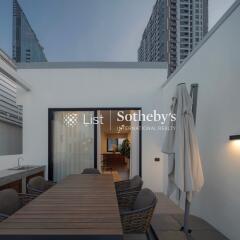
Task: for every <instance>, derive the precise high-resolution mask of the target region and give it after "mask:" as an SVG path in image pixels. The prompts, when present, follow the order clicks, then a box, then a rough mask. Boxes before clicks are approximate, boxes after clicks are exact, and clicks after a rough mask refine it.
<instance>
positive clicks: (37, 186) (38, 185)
mask: <svg viewBox="0 0 240 240" xmlns="http://www.w3.org/2000/svg"><path fill="white" fill-rule="evenodd" d="M54 184H55V183H54V182H51V181H47V180H45V179H44V178H43V177H41V176H37V177H33V178H31V179H30V180H29V182H28V184H27V192H28V193H29V194H33V195H40V194H42V193H43V192H45V191H47V190H48V189H49V188H51V187H52V186H53V185H54Z"/></svg>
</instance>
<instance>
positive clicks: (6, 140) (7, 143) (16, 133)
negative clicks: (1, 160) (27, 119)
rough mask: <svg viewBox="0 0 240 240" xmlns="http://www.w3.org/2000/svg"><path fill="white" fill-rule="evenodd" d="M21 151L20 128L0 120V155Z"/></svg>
mask: <svg viewBox="0 0 240 240" xmlns="http://www.w3.org/2000/svg"><path fill="white" fill-rule="evenodd" d="M13 153H14V154H17V153H19V154H21V153H22V128H21V127H19V126H17V125H13V124H9V123H6V122H3V121H1V120H0V156H1V155H8V154H13Z"/></svg>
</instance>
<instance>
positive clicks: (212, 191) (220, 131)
mask: <svg viewBox="0 0 240 240" xmlns="http://www.w3.org/2000/svg"><path fill="white" fill-rule="evenodd" d="M239 22H240V1H236V2H235V3H234V4H233V5H232V7H231V8H230V9H229V10H228V11H227V12H226V13H225V14H224V15H223V17H222V18H221V19H220V20H219V21H218V23H217V24H216V25H215V26H214V27H213V28H212V30H211V31H209V33H208V34H207V35H206V36H205V37H204V38H203V40H202V41H201V42H200V44H199V46H198V47H196V48H195V50H193V52H192V53H191V54H190V55H189V56H188V57H187V58H186V60H185V61H184V62H182V64H181V65H179V66H178V67H177V69H176V70H175V71H174V72H173V73H172V74H171V75H170V76H169V75H168V69H167V63H166V62H158V63H151V62H124V63H123V62H121V63H118V62H40V63H19V64H16V63H15V62H14V61H12V59H10V58H9V57H8V56H7V55H6V54H5V53H4V52H3V51H0V151H1V152H0V238H1V239H4V240H12V239H16V240H22V239H24V240H33V239H38V240H46V239H52V240H54V239H58V240H66V239H67V240H75V239H94V240H103V239H104V240H123V239H124V240H146V239H148V240H149V239H150V240H158V239H159V240H173V239H174V240H238V239H239V236H240V228H239V227H238V224H239V223H238V222H239V216H240V201H239V198H240V185H239V181H240V174H239V169H240V160H239V159H240V145H239V141H240V135H239V134H240V127H239V122H240V112H239V111H238V109H239V101H238V99H239V89H240V81H239V76H240V67H239V62H240V48H239V42H240V28H239ZM115 83H116V84H115ZM117 83H121V84H117ZM196 86H197V88H196ZM196 89H197V90H196ZM191 90H192V93H193V92H195V94H192V93H191ZM14 99H16V101H17V104H15V105H14V104H13V102H14ZM193 106H195V107H194V109H193ZM139 111H140V112H141V114H144V116H145V118H141V119H140V120H133V118H132V117H131V116H132V115H133V113H138V112H139ZM119 112H120V114H122V116H123V119H124V120H123V121H120V122H119V121H118V120H117V119H118V117H119ZM155 113H159V115H158V116H157V117H156V116H155V115H156V114H155ZM120 119H121V117H120ZM193 156H194V157H193ZM193 158H194V159H195V160H196V161H191V160H192V159H193ZM177 159H180V160H181V161H180V160H179V161H177ZM187 160H188V161H187ZM192 172H194V173H192ZM177 173H179V175H178V174H177ZM182 173H184V174H182ZM185 173H186V174H185ZM174 174H175V175H174ZM186 179H187V180H186ZM179 182H180V183H181V184H182V185H181V184H180V185H181V186H180V187H181V188H180V187H178V186H177V188H176V184H177V183H179ZM175 183H176V184H175ZM171 187H172V188H171ZM179 189H180V190H181V189H183V190H181V191H180V190H179ZM172 190H174V191H172ZM180 192H181V194H179V193H180ZM170 193H173V194H170ZM10 200H11V201H10Z"/></svg>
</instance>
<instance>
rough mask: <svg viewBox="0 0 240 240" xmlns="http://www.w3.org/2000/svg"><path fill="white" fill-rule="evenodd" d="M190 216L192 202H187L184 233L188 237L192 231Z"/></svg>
mask: <svg viewBox="0 0 240 240" xmlns="http://www.w3.org/2000/svg"><path fill="white" fill-rule="evenodd" d="M189 215H190V202H189V201H188V200H187V197H186V200H185V212H184V225H183V231H184V233H185V234H186V235H188V234H190V233H191V232H192V231H191V230H190V229H189Z"/></svg>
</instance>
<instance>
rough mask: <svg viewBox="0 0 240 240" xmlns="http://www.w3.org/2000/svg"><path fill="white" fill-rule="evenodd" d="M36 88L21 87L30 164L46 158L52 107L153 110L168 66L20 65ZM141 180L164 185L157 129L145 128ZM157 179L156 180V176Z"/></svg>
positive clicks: (159, 188) (157, 188)
mask: <svg viewBox="0 0 240 240" xmlns="http://www.w3.org/2000/svg"><path fill="white" fill-rule="evenodd" d="M18 72H19V74H20V75H21V76H22V78H23V79H24V80H25V81H26V82H28V83H30V85H31V88H32V91H30V92H27V93H26V92H21V91H19V92H18V99H19V104H20V103H21V104H22V105H23V116H24V117H23V119H24V120H23V153H24V158H25V160H26V161H27V162H28V163H29V164H44V165H47V163H48V108H56V107H59V108H60V107H66V108H68V107H71V108H74V107H76V108H81V107H142V108H143V112H145V113H147V112H152V111H153V109H154V108H155V107H156V106H158V107H159V101H160V94H159V92H160V86H161V84H162V83H163V82H164V81H165V80H166V74H167V70H166V69H147V68H141V69H139V68H137V69H128V68H115V69H113V68H109V69H104V68H101V69H96V68H93V69H92V68H89V69H88V68H85V69H84V68H72V69H20V70H19V71H18ZM142 145H143V150H142V159H143V180H144V182H145V186H148V187H151V188H152V189H153V190H154V191H158V192H159V191H162V189H163V177H162V176H163V172H162V162H160V163H155V162H154V157H159V156H160V155H161V152H160V137H159V133H158V134H156V133H152V132H143V141H142ZM153 176H155V177H153ZM156 179H158V181H156Z"/></svg>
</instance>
